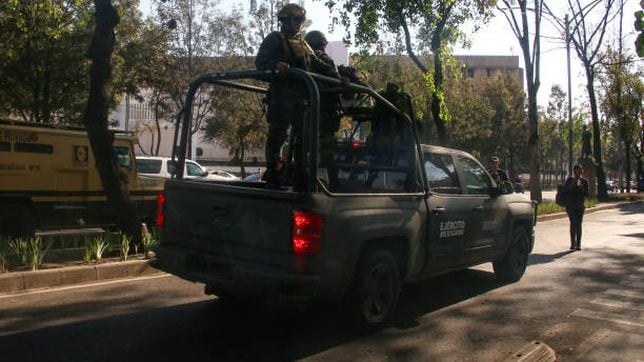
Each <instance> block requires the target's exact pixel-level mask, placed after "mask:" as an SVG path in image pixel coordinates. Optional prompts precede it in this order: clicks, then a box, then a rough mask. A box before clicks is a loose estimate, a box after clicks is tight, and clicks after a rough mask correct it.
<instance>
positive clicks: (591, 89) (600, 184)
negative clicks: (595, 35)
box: [584, 64, 608, 201]
mask: <svg viewBox="0 0 644 362" xmlns="http://www.w3.org/2000/svg"><path fill="white" fill-rule="evenodd" d="M584 68H585V69H586V78H587V80H588V84H587V85H586V89H587V90H588V101H589V102H590V114H591V117H592V120H593V157H594V158H595V164H596V165H597V200H600V201H606V200H608V189H607V188H606V174H604V165H603V162H602V149H601V137H600V134H599V132H600V131H599V114H598V113H597V98H596V97H595V86H594V84H595V82H594V81H595V74H594V71H593V69H592V68H593V67H592V65H590V64H584ZM591 181H592V180H591Z"/></svg>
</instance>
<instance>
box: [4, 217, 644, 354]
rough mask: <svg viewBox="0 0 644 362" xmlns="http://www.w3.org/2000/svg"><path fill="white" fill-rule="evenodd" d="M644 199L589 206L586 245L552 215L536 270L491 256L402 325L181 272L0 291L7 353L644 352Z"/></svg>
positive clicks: (435, 291)
mask: <svg viewBox="0 0 644 362" xmlns="http://www.w3.org/2000/svg"><path fill="white" fill-rule="evenodd" d="M643 215H644V205H642V204H638V205H628V206H624V207H622V208H621V209H613V210H606V211H600V212H597V213H593V214H589V215H587V217H586V220H585V224H584V225H585V236H584V242H583V248H584V250H582V251H581V252H575V253H569V252H568V251H567V250H566V249H567V246H568V240H567V228H568V224H567V220H554V221H548V222H544V223H541V224H539V225H538V228H537V235H538V238H537V245H536V249H535V252H534V254H533V255H532V257H531V265H530V267H529V269H528V273H527V274H526V275H525V277H524V278H523V279H522V280H521V281H520V282H518V283H514V284H507V285H506V284H502V283H499V282H497V281H496V280H495V279H494V277H493V275H492V274H491V270H490V269H491V268H490V266H489V265H484V266H481V267H477V268H475V269H470V270H467V271H462V272H458V273H453V274H449V275H445V276H442V277H438V278H434V279H432V280H430V281H427V282H423V283H418V284H413V285H408V286H406V288H405V289H404V291H403V296H402V298H401V304H400V313H399V314H398V315H397V316H396V318H395V320H394V323H393V326H392V327H389V328H385V329H382V330H379V331H376V332H373V333H370V334H362V333H356V332H354V331H352V330H351V329H350V328H349V327H348V326H347V325H346V324H345V323H344V322H343V321H342V320H340V319H339V318H337V317H336V314H335V312H336V311H335V310H334V309H333V308H326V309H321V310H315V311H297V310H294V309H292V308H288V307H280V308H272V309H268V310H267V309H265V308H254V307H253V308H241V307H234V306H230V305H229V304H226V303H224V302H222V301H221V300H218V299H216V298H212V297H206V296H204V295H203V294H202V287H201V286H199V285H195V284H192V283H188V282H185V281H182V280H179V279H177V278H175V277H172V276H157V277H152V278H147V279H139V280H129V281H120V282H111V283H105V284H100V285H93V286H85V287H70V288H64V289H60V290H53V291H47V292H37V293H28V294H23V295H19V296H4V297H0V359H2V360H7V361H15V360H20V361H59V360H60V361H128V360H155V361H166V360H181V361H183V360H197V361H211V360H217V361H233V360H235V361H237V360H278V361H281V360H311V361H355V360H374V361H380V360H396V361H398V360H401V361H420V360H438V361H442V360H448V361H452V360H481V361H497V360H502V359H506V358H507V359H512V358H513V356H515V354H516V352H517V351H519V350H521V349H522V347H524V346H526V345H527V344H530V342H531V341H534V340H537V341H541V342H543V343H545V344H547V345H548V346H550V347H551V348H553V349H554V350H555V351H556V353H557V356H558V357H559V360H561V361H569V360H579V361H593V360H594V361H605V360H623V361H637V360H642V356H644V315H643V314H644V308H642V305H644V303H643V302H644V278H643V277H642V276H643V274H644V248H643V246H644V217H642V216H643Z"/></svg>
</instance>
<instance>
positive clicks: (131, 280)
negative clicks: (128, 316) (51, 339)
mask: <svg viewBox="0 0 644 362" xmlns="http://www.w3.org/2000/svg"><path fill="white" fill-rule="evenodd" d="M169 276H171V275H170V274H167V273H163V274H159V275H151V276H147V277H137V278H127V279H115V280H108V281H104V282H96V283H89V284H77V285H68V286H64V287H56V288H46V289H38V290H33V291H30V292H18V293H15V294H6V295H0V299H8V298H20V297H24V296H26V295H34V294H45V293H53V292H60V291H64V290H74V289H84V288H91V287H97V286H104V285H110V284H119V283H125V282H133V281H140V280H149V279H157V278H165V277H169Z"/></svg>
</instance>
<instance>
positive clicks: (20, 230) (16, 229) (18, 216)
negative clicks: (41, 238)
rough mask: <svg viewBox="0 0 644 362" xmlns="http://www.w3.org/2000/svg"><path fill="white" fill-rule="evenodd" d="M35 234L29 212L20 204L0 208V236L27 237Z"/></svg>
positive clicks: (34, 223) (27, 208)
mask: <svg viewBox="0 0 644 362" xmlns="http://www.w3.org/2000/svg"><path fill="white" fill-rule="evenodd" d="M35 232H36V221H35V219H34V216H33V214H32V213H31V210H30V209H29V207H27V206H26V205H22V204H7V205H4V206H2V208H0V234H2V235H6V236H10V237H29V236H33V235H34V233H35Z"/></svg>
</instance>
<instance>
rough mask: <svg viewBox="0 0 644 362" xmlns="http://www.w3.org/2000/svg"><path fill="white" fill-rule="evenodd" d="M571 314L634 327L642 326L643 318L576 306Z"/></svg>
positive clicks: (643, 323) (643, 324) (643, 325)
mask: <svg viewBox="0 0 644 362" xmlns="http://www.w3.org/2000/svg"><path fill="white" fill-rule="evenodd" d="M571 315H573V316H575V317H584V318H591V319H598V320H602V321H608V322H613V323H619V324H626V325H629V326H635V327H644V318H642V316H639V317H632V316H625V315H623V314H618V313H609V312H599V311H593V310H589V309H585V308H577V309H575V311H574V312H572V313H571Z"/></svg>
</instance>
